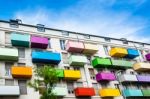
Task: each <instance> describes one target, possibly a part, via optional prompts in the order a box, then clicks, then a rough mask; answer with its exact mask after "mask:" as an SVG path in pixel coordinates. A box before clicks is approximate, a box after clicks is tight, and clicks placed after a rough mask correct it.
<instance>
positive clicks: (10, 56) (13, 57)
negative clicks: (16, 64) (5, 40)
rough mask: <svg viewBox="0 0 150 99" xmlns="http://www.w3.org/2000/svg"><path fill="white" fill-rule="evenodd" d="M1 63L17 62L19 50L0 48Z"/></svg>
mask: <svg viewBox="0 0 150 99" xmlns="http://www.w3.org/2000/svg"><path fill="white" fill-rule="evenodd" d="M0 60H1V61H17V60H18V50H17V49H15V48H0Z"/></svg>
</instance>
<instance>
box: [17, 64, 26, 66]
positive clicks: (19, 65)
mask: <svg viewBox="0 0 150 99" xmlns="http://www.w3.org/2000/svg"><path fill="white" fill-rule="evenodd" d="M18 66H26V63H18Z"/></svg>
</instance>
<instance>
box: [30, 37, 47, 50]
mask: <svg viewBox="0 0 150 99" xmlns="http://www.w3.org/2000/svg"><path fill="white" fill-rule="evenodd" d="M47 46H48V38H46V37H39V36H32V37H31V48H41V49H46V48H47Z"/></svg>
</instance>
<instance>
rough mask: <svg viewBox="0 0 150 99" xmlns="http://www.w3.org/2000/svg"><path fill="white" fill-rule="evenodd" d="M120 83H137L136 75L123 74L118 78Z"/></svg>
mask: <svg viewBox="0 0 150 99" xmlns="http://www.w3.org/2000/svg"><path fill="white" fill-rule="evenodd" d="M119 81H120V82H136V81H138V80H137V78H136V75H130V74H124V75H121V76H119Z"/></svg>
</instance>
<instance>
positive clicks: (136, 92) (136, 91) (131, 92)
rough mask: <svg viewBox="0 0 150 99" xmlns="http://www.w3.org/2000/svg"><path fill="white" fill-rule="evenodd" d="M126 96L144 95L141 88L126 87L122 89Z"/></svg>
mask: <svg viewBox="0 0 150 99" xmlns="http://www.w3.org/2000/svg"><path fill="white" fill-rule="evenodd" d="M122 93H123V96H124V97H139V96H143V94H142V91H141V90H139V89H124V90H123V91H122Z"/></svg>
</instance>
